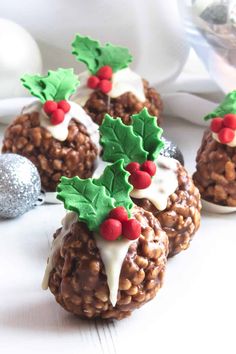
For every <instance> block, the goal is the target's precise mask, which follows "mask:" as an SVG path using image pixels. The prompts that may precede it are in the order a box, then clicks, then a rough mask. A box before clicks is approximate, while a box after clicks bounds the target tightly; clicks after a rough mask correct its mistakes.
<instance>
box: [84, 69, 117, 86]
mask: <svg viewBox="0 0 236 354" xmlns="http://www.w3.org/2000/svg"><path fill="white" fill-rule="evenodd" d="M111 78H112V68H111V67H110V66H109V65H105V66H102V67H101V68H100V69H99V70H98V72H97V73H96V75H92V76H90V77H89V78H88V81H87V85H88V87H89V88H91V89H93V90H95V89H99V90H100V91H102V92H103V93H108V92H109V91H111V89H112V83H111Z"/></svg>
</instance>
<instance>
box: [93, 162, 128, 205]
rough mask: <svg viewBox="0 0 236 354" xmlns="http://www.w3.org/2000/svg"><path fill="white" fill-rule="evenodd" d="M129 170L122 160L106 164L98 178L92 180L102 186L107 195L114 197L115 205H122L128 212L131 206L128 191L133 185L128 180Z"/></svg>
mask: <svg viewBox="0 0 236 354" xmlns="http://www.w3.org/2000/svg"><path fill="white" fill-rule="evenodd" d="M129 175H130V174H129V172H128V171H126V170H125V169H124V160H119V161H117V162H115V163H114V164H112V165H110V166H107V167H106V168H105V170H104V172H103V174H102V176H101V177H100V178H98V179H97V180H94V183H95V184H96V185H98V186H104V187H105V188H106V191H107V193H108V195H110V196H112V197H113V198H114V199H115V207H118V206H123V207H125V208H126V210H127V211H128V212H129V211H130V210H131V209H132V207H133V202H132V200H131V198H130V196H129V195H130V192H131V191H132V189H133V187H132V185H131V184H130V183H129V182H128V178H129Z"/></svg>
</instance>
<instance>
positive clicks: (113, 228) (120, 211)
mask: <svg viewBox="0 0 236 354" xmlns="http://www.w3.org/2000/svg"><path fill="white" fill-rule="evenodd" d="M100 234H101V236H102V237H103V238H104V239H105V240H107V241H115V240H116V239H117V238H118V237H120V236H121V235H122V236H124V237H125V238H127V239H128V240H136V239H137V238H138V237H139V236H140V234H141V225H140V223H139V222H138V221H137V220H136V219H129V218H128V213H127V211H126V209H125V208H124V207H122V206H119V207H117V208H115V209H112V210H111V211H110V213H109V217H108V218H107V219H106V220H105V221H103V223H102V224H101V225H100Z"/></svg>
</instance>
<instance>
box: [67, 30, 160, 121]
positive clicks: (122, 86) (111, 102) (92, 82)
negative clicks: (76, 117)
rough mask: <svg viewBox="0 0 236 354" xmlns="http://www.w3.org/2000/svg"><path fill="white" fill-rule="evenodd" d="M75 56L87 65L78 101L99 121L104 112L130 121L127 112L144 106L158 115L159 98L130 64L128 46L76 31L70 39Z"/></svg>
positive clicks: (82, 77)
mask: <svg viewBox="0 0 236 354" xmlns="http://www.w3.org/2000/svg"><path fill="white" fill-rule="evenodd" d="M72 47H73V51H72V53H73V54H75V56H76V59H77V60H78V61H80V62H83V63H84V64H86V66H87V71H86V72H85V73H84V74H83V75H81V76H80V80H81V86H80V88H79V89H78V98H76V101H78V102H79V103H80V104H81V105H82V106H83V107H84V108H85V110H86V112H88V114H89V115H90V116H91V117H92V119H93V120H94V122H96V123H97V124H99V125H100V124H101V123H102V120H103V117H104V114H105V113H109V114H110V115H111V116H113V117H120V118H121V119H122V121H123V122H124V123H125V124H129V123H130V115H131V114H134V113H138V112H139V111H140V110H141V109H142V108H143V107H147V108H148V110H149V113H150V114H153V115H155V116H157V117H159V114H160V112H161V111H162V101H161V98H160V95H159V94H158V93H157V91H156V90H155V89H154V88H152V87H150V86H149V84H148V82H147V81H146V80H144V79H142V78H141V76H139V75H138V74H136V73H135V72H134V71H132V70H131V69H130V68H129V64H130V63H131V61H132V56H131V54H130V53H129V51H128V49H126V48H123V47H118V46H115V45H113V44H111V43H106V44H105V45H104V46H102V45H101V43H99V42H98V41H96V40H93V39H91V38H89V37H83V36H81V35H79V34H77V35H76V37H75V39H74V41H73V43H72Z"/></svg>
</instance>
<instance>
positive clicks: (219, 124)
mask: <svg viewBox="0 0 236 354" xmlns="http://www.w3.org/2000/svg"><path fill="white" fill-rule="evenodd" d="M221 128H223V118H221V117H217V118H214V119H212V121H211V125H210V129H211V131H212V132H213V133H219V131H220V130H221Z"/></svg>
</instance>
